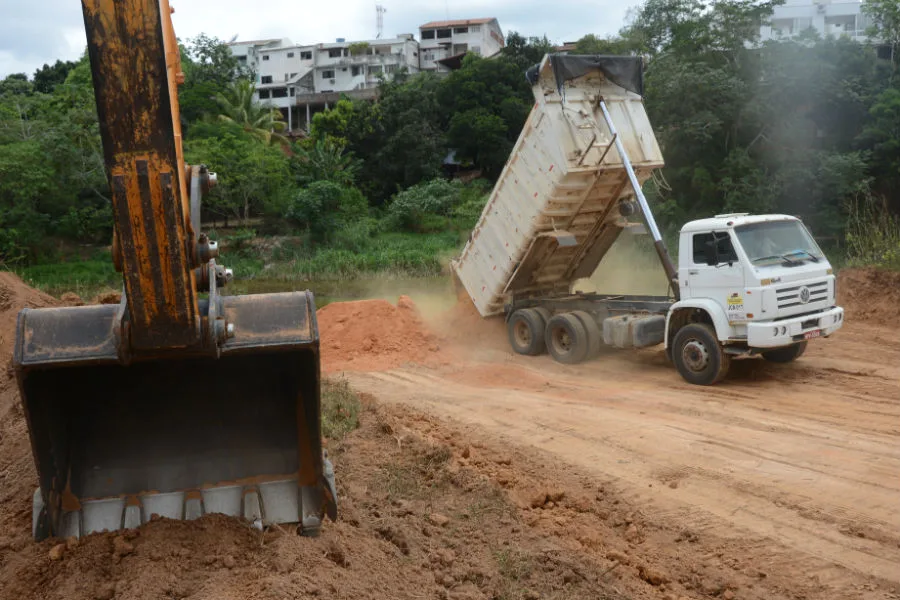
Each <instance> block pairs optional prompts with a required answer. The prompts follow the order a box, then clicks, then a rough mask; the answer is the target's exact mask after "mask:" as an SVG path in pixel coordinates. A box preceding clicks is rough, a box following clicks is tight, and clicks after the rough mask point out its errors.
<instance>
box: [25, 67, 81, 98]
mask: <svg viewBox="0 0 900 600" xmlns="http://www.w3.org/2000/svg"><path fill="white" fill-rule="evenodd" d="M77 64H78V63H76V62H73V61H70V60H67V61H66V62H63V61H61V60H57V61H56V62H55V63H54V64H53V66H50V65H48V64H44V66H43V67H41V68H40V69H38V70H37V71H35V72H34V89H35V91H37V92H41V93H43V94H49V93H51V92H52V91H53V89H54V88H55V87H56V86H57V85H59V84H60V83H63V82H65V80H66V77H67V76H68V75H69V71H71V70H72V69H74V68H75V66H76V65H77Z"/></svg>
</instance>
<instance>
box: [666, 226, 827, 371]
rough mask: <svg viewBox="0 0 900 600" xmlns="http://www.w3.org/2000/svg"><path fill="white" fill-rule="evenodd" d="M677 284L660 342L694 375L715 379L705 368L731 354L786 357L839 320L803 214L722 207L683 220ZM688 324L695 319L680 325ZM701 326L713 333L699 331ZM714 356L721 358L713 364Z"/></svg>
mask: <svg viewBox="0 0 900 600" xmlns="http://www.w3.org/2000/svg"><path fill="white" fill-rule="evenodd" d="M678 286H679V293H680V294H679V295H680V299H679V301H678V302H676V303H675V304H674V305H673V306H672V307H671V309H670V311H669V314H668V316H667V327H666V348H667V351H668V352H669V355H670V357H671V358H672V359H673V361H674V362H675V364H676V366H677V367H678V368H679V371H681V372H682V375H683V376H685V378H686V379H688V380H691V379H692V378H693V379H695V380H697V381H696V383H707V381H706V380H707V379H710V378H712V379H713V380H717V379H719V378H720V377H721V375H719V374H718V373H711V371H713V370H715V371H720V370H723V369H724V370H727V363H728V361H729V359H730V357H731V356H735V355H754V354H762V356H763V357H764V358H767V359H769V360H772V361H775V362H790V361H791V360H794V359H795V358H797V357H799V356H800V355H801V354H802V353H803V351H804V350H805V348H806V343H807V341H808V340H810V339H813V338H817V337H828V336H829V335H831V334H832V333H834V332H835V331H836V330H837V329H839V328H840V327H841V325H842V324H843V309H842V308H840V307H838V306H837V305H836V284H835V276H834V272H833V269H832V267H831V264H830V263H829V262H828V259H827V258H826V257H825V254H824V253H823V252H822V250H821V249H820V248H819V246H818V244H816V242H815V240H814V239H813V237H812V235H810V233H809V231H808V230H807V229H806V227H805V226H804V224H803V222H802V221H800V220H799V219H797V218H796V217H792V216H789V215H749V214H746V213H739V214H724V215H717V216H715V217H714V218H710V219H701V220H697V221H691V222H689V223H687V224H686V225H684V227H682V229H681V233H680V239H679V252H678ZM686 325H694V327H691V328H689V329H690V331H688V332H687V333H685V331H686V330H685V326H686ZM701 326H702V327H701ZM704 328H705V329H706V330H707V332H708V333H709V334H712V335H714V337H715V339H714V340H712V339H708V337H709V336H704V335H702V333H703V332H702V329H704ZM704 337H706V338H707V339H702V338H704ZM714 346H717V347H714ZM716 355H719V356H716ZM716 362H720V363H723V364H721V365H719V366H718V367H717V368H715V369H713V368H712V367H714V366H715V364H714V363H716ZM710 382H711V381H710Z"/></svg>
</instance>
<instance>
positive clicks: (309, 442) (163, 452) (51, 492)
mask: <svg viewBox="0 0 900 600" xmlns="http://www.w3.org/2000/svg"><path fill="white" fill-rule="evenodd" d="M82 6H83V11H84V18H85V26H86V30H87V34H88V36H87V37H88V51H89V55H90V59H91V68H92V76H93V84H94V90H95V95H96V100H97V112H98V117H99V121H100V130H101V138H102V141H103V149H104V160H105V163H106V167H107V174H108V177H109V183H110V190H111V195H112V211H113V216H114V226H115V232H114V239H113V261H114V263H115V265H116V268H117V270H119V271H120V272H121V273H122V274H123V283H124V291H123V295H122V301H121V302H120V303H119V304H118V305H99V306H82V307H67V308H45V309H24V310H23V311H22V312H21V313H20V314H19V317H18V324H17V330H16V342H15V352H14V357H13V364H14V367H15V373H16V377H17V380H18V384H19V390H20V393H21V398H22V406H23V409H24V412H25V416H26V420H27V423H28V429H29V434H30V438H31V444H32V451H33V457H34V461H35V465H36V467H37V472H38V477H39V484H40V487H39V488H38V490H37V491H36V492H35V495H34V504H33V529H34V536H35V538H36V539H43V538H45V537H47V536H61V537H69V536H76V537H78V536H82V535H86V534H89V533H93V532H99V531H113V530H117V529H123V528H133V527H138V526H140V525H141V524H142V523H145V522H147V521H148V520H150V519H151V518H153V517H154V515H158V516H160V517H167V518H172V519H195V518H199V517H201V516H202V515H204V514H206V513H224V514H227V515H233V516H236V517H242V518H245V519H247V520H248V522H249V523H250V524H253V525H255V526H256V527H259V528H261V527H263V526H265V525H267V524H271V523H289V524H292V523H296V524H298V529H299V531H300V533H303V534H307V535H315V534H316V533H318V531H319V528H320V527H321V523H322V521H323V519H324V517H325V516H326V515H328V516H329V517H330V518H331V519H334V518H336V511H337V506H336V494H335V488H334V474H333V471H332V470H331V465H330V463H329V462H328V460H327V457H326V456H325V454H324V451H323V448H322V441H321V440H322V438H321V417H320V398H319V391H320V366H319V336H318V328H317V325H316V307H315V300H314V298H313V295H312V293H310V292H308V291H307V292H289V293H281V294H258V295H244V296H230V295H225V294H223V293H222V291H221V290H222V287H223V286H224V285H226V284H227V283H228V281H229V280H230V279H231V277H232V275H231V272H230V270H228V269H224V268H223V267H222V266H220V265H217V264H216V260H215V259H216V257H217V255H218V248H217V246H216V244H215V243H214V242H212V241H210V240H209V239H208V238H207V237H206V236H205V235H204V234H202V233H199V227H200V223H199V220H200V196H201V195H202V192H203V191H204V190H208V188H209V187H210V186H212V185H214V183H215V177H214V174H212V173H210V172H209V171H208V170H207V169H206V168H205V167H199V166H196V165H195V166H189V165H185V164H184V160H183V157H182V150H181V128H180V119H179V116H178V102H177V93H176V86H177V83H178V82H179V81H180V80H181V79H182V78H183V76H182V75H181V72H180V55H179V52H178V47H177V44H176V42H175V36H174V32H173V30H172V23H171V19H170V16H169V15H170V12H171V11H170V8H169V6H168V0H83V2H82ZM188 190H190V193H188Z"/></svg>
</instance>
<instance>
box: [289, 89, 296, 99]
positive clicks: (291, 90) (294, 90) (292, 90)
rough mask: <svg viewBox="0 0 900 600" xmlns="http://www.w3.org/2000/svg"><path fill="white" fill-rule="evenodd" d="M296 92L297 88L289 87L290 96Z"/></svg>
mask: <svg viewBox="0 0 900 600" xmlns="http://www.w3.org/2000/svg"><path fill="white" fill-rule="evenodd" d="M296 92H297V90H296V89H295V88H291V89H290V93H291V97H293V96H294V94H295V93H296Z"/></svg>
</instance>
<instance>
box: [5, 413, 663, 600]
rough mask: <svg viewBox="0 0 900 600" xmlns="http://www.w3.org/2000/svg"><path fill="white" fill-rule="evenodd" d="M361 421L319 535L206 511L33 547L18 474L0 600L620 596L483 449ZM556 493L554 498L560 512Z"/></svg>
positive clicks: (404, 425) (652, 593) (29, 482)
mask: <svg viewBox="0 0 900 600" xmlns="http://www.w3.org/2000/svg"><path fill="white" fill-rule="evenodd" d="M360 422H361V426H360V428H359V429H357V430H355V431H353V432H352V433H350V434H349V435H348V436H347V437H345V438H344V439H343V440H340V441H336V442H333V443H330V444H329V447H330V448H331V455H332V458H333V460H334V462H335V467H336V469H337V473H338V475H337V483H338V496H339V519H338V521H337V522H336V523H332V522H330V521H328V522H326V523H325V525H324V527H323V531H322V534H321V536H320V537H319V538H312V539H311V538H303V537H300V536H297V535H296V534H295V533H294V532H293V531H292V530H291V529H290V528H288V527H278V526H275V527H271V528H267V529H266V530H265V531H262V532H258V531H256V530H254V529H252V528H251V527H250V526H249V525H248V524H247V523H245V522H243V521H241V520H238V519H231V518H227V517H224V516H221V515H207V516H205V517H203V518H201V519H199V520H196V521H173V520H168V519H154V520H152V521H150V522H149V523H147V524H146V525H144V526H143V527H141V528H139V529H136V530H129V531H125V532H117V533H107V534H94V535H91V536H87V537H85V538H83V539H81V540H75V539H74V538H73V539H70V540H61V539H50V540H46V541H44V542H40V543H35V542H34V541H32V540H31V536H30V519H31V511H30V502H31V493H30V492H31V490H33V486H34V484H35V482H34V476H33V473H31V472H30V471H27V470H26V472H25V473H19V474H18V475H19V476H20V479H19V480H17V481H14V482H12V483H10V482H9V481H6V482H4V483H3V484H2V485H0V600H22V599H24V598H43V599H47V600H51V599H63V598H65V599H67V600H82V599H83V600H93V599H104V600H106V599H112V598H116V599H123V600H130V599H143V598H188V597H189V598H192V599H206V598H208V599H216V600H221V599H224V600H229V599H234V600H237V599H245V598H272V599H279V600H281V599H287V598H297V599H299V598H304V599H306V598H316V597H323V598H353V599H358V598H367V599H372V600H386V599H388V598H409V599H413V598H444V599H447V600H486V599H487V598H517V599H526V598H527V599H534V600H536V599H537V598H594V597H598V593H599V595H600V597H605V598H609V599H611V600H614V599H616V598H624V597H626V596H623V595H620V594H619V593H616V592H614V591H611V590H610V591H607V588H609V587H610V585H609V583H607V579H608V575H609V573H604V571H605V570H607V569H608V568H609V566H608V565H607V564H606V561H597V560H594V559H593V558H589V557H587V556H585V553H584V552H582V551H580V549H579V547H578V546H575V545H573V544H572V543H571V541H570V540H569V537H568V535H559V536H557V535H551V536H548V535H547V532H546V531H542V530H541V529H540V528H539V527H538V526H537V525H538V521H536V520H535V521H534V523H533V524H531V521H532V520H533V519H532V518H531V517H532V515H531V513H532V512H534V513H535V515H534V516H538V515H539V514H540V513H541V512H544V513H545V514H546V515H547V516H548V517H550V516H551V515H552V514H554V513H552V512H551V511H550V510H549V507H550V506H551V505H550V504H549V503H547V505H546V506H545V507H541V510H532V509H531V508H530V505H528V506H529V508H528V510H527V511H525V512H523V511H522V510H521V509H520V508H519V503H517V502H516V501H515V500H514V499H513V498H512V497H510V496H509V495H508V494H507V493H506V491H505V490H504V489H503V488H502V486H501V485H500V484H498V483H497V482H496V481H494V480H492V479H491V478H490V477H488V476H487V475H486V474H485V472H486V471H485V470H486V469H492V468H495V467H496V465H495V462H494V461H493V460H486V459H487V457H489V456H491V455H492V454H493V452H491V451H490V450H488V449H485V448H482V447H480V446H479V447H474V448H470V447H469V446H468V445H467V444H466V442H464V441H463V439H462V438H461V437H460V436H459V435H453V434H451V433H450V432H446V433H445V432H442V431H441V429H440V427H439V426H438V424H437V423H435V422H432V421H430V420H429V419H427V418H426V417H424V416H420V415H415V414H410V413H407V412H405V411H402V410H398V409H393V408H388V407H384V406H381V405H379V404H378V403H377V402H375V401H374V400H367V401H365V403H364V408H363V410H362V414H361V415H360ZM3 425H4V429H3V430H2V432H3V437H4V439H3V442H2V446H0V473H3V474H4V475H2V476H4V477H7V478H8V476H9V475H8V473H9V472H10V467H11V466H12V467H13V469H12V471H17V467H16V466H15V465H11V462H10V459H11V458H13V459H15V460H14V463H16V464H20V463H21V464H24V465H25V466H26V467H27V466H28V464H29V463H28V461H27V460H26V461H24V463H23V461H22V458H23V457H25V456H27V452H28V450H27V444H17V445H15V446H10V445H9V444H8V442H9V440H10V439H16V440H19V441H24V440H25V439H26V436H25V432H24V428H23V426H22V425H23V420H22V418H21V415H17V416H16V417H15V419H12V420H10V419H4V421H3ZM423 429H424V431H423ZM11 454H14V455H16V456H15V457H13V456H10V455H11ZM505 464H506V465H507V466H508V465H509V463H508V459H507V461H506V462H505ZM541 485H543V484H541ZM563 496H565V492H558V491H554V493H553V498H554V499H555V502H556V503H557V504H559V505H560V506H561V507H562V506H564V505H566V501H565V500H563V499H562V498H563ZM526 512H527V513H528V514H526ZM540 522H541V523H544V521H540ZM628 579H629V580H630V581H629V583H628V584H627V585H626V586H625V587H631V586H637V587H638V589H642V588H643V589H642V591H643V592H645V593H644V594H636V596H637V597H642V596H643V597H647V598H651V597H652V598H658V597H659V593H658V588H657V587H653V586H651V585H648V584H646V583H645V582H644V581H641V580H639V579H632V578H631V577H630V576H629V577H628ZM616 580H617V578H614V579H612V581H616ZM660 581H662V580H660ZM628 596H634V594H628Z"/></svg>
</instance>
